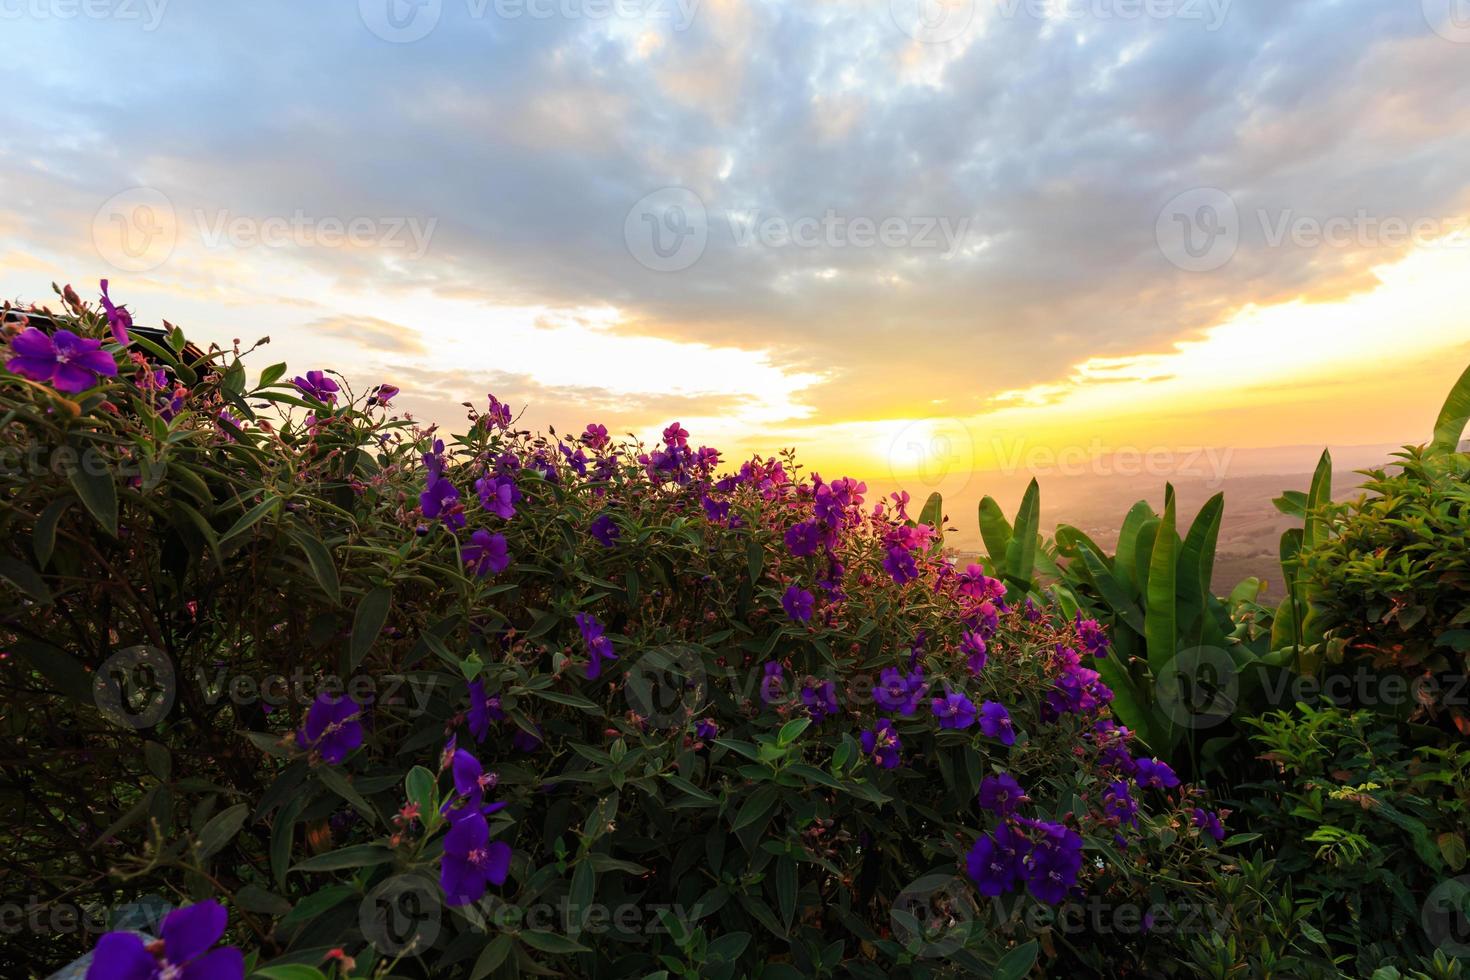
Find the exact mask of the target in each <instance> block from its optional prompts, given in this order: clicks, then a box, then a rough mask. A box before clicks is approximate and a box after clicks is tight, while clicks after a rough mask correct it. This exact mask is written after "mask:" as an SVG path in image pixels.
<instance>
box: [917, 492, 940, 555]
mask: <svg viewBox="0 0 1470 980" xmlns="http://www.w3.org/2000/svg"><path fill="white" fill-rule="evenodd" d="M919 523H920V524H928V525H929V526H930V527H932V528H933V529H934V538H933V540H932V541H931V543H930V545H929V550H930V551H935V552H939V551H943V550H944V498H943V497H942V496H940V494H939V492H938V491H935V492H934V493H931V494H930V495H929V499H928V500H926V501H924V509H923V510H921V511H920V512H919Z"/></svg>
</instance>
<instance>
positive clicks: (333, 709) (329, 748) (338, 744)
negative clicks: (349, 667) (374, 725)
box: [296, 692, 362, 766]
mask: <svg viewBox="0 0 1470 980" xmlns="http://www.w3.org/2000/svg"><path fill="white" fill-rule="evenodd" d="M361 714H362V705H360V704H358V703H357V702H356V701H354V700H352V699H351V698H348V697H342V696H340V695H333V694H327V693H325V692H323V693H321V694H318V695H317V696H316V700H315V701H313V702H312V705H311V707H310V708H308V709H307V711H306V721H305V722H303V723H302V725H301V728H300V729H298V730H297V732H296V744H297V745H298V746H300V747H301V748H303V749H308V750H310V751H313V752H316V753H317V754H318V755H320V756H321V759H322V761H323V762H325V763H326V764H327V765H329V766H335V765H337V764H338V763H340V762H341V761H342V760H343V759H345V758H347V754H348V753H349V752H351V751H352V750H353V749H355V748H357V747H358V746H359V745H361V744H362V722H361V721H359V720H358V719H359V717H360V716H361Z"/></svg>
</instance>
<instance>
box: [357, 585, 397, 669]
mask: <svg viewBox="0 0 1470 980" xmlns="http://www.w3.org/2000/svg"><path fill="white" fill-rule="evenodd" d="M392 604H393V590H392V589H390V588H389V587H388V586H386V585H380V586H378V587H377V588H376V589H373V590H372V591H371V592H369V593H368V594H367V595H365V596H363V597H362V601H361V602H359V603H358V604H357V612H356V614H354V615H353V617H352V644H351V647H350V662H351V665H352V669H353V670H356V669H357V665H358V664H360V663H362V658H363V657H365V656H367V652H368V650H369V649H371V648H372V645H373V641H374V640H376V639H377V638H378V634H379V633H381V632H383V624H384V623H386V622H387V621H388V609H389V607H391V606H392Z"/></svg>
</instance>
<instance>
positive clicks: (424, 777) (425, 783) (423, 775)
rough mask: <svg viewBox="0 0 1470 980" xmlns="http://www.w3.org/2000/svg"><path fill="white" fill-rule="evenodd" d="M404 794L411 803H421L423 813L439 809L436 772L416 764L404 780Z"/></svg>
mask: <svg viewBox="0 0 1470 980" xmlns="http://www.w3.org/2000/svg"><path fill="white" fill-rule="evenodd" d="M403 791H404V796H405V797H407V799H408V801H409V802H410V803H417V804H418V805H419V812H420V813H421V814H428V813H433V812H435V811H436V810H438V809H439V788H438V785H437V784H436V781H435V779H434V774H433V773H432V772H430V771H429V770H427V769H425V768H424V767H423V766H414V767H413V768H412V769H410V770H409V771H408V775H407V776H406V777H404V780H403Z"/></svg>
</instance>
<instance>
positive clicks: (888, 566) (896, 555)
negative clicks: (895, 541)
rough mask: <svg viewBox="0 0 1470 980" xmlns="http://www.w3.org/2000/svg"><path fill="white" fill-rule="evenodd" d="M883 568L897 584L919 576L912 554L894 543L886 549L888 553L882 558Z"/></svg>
mask: <svg viewBox="0 0 1470 980" xmlns="http://www.w3.org/2000/svg"><path fill="white" fill-rule="evenodd" d="M883 569H884V570H885V571H886V572H888V574H889V575H891V576H893V581H894V582H896V583H897V584H899V585H903V584H904V583H905V582H912V581H913V580H914V579H916V578H918V577H919V566H918V564H917V563H916V562H915V561H914V556H913V555H912V554H910V553H909V551H908V549H907V548H904V547H903V546H902V545H894V546H893V547H891V548H889V549H888V555H887V556H886V557H885V558H884V559H883Z"/></svg>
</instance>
